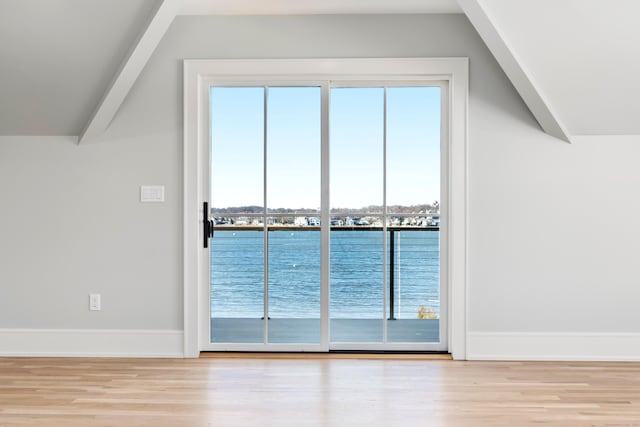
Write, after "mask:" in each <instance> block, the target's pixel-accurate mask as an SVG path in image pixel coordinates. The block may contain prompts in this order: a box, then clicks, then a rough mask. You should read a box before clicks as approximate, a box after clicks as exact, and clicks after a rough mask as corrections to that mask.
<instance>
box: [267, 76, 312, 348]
mask: <svg viewBox="0 0 640 427" xmlns="http://www.w3.org/2000/svg"><path fill="white" fill-rule="evenodd" d="M320 94H321V92H320V88H319V87H277V88H269V91H268V98H267V99H268V101H267V102H268V106H267V129H268V135H267V162H268V163H267V203H268V208H269V212H270V213H274V214H287V215H286V216H283V215H277V216H275V215H274V216H271V217H269V221H268V224H269V342H270V343H309V344H314V343H315V344H317V343H320V231H318V230H317V229H318V227H319V225H320V219H319V218H320V213H319V212H320V136H321V127H320V109H321V103H320Z"/></svg>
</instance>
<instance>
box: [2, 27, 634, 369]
mask: <svg viewBox="0 0 640 427" xmlns="http://www.w3.org/2000/svg"><path fill="white" fill-rule="evenodd" d="M393 56H397V57H422V56H425V57H429V56H468V57H469V58H470V73H471V89H470V90H471V92H470V123H469V126H470V127H469V130H470V157H469V185H470V200H469V203H470V247H469V301H468V307H469V314H470V316H469V338H470V341H469V355H470V357H474V358H487V357H493V358H549V357H552V358H593V359H597V358H609V359H613V358H626V359H630V358H634V357H635V358H638V357H640V339H639V337H640V310H637V309H635V302H636V301H638V300H639V298H640V286H639V285H640V283H639V282H640V280H638V277H639V275H638V273H637V267H636V262H635V260H634V256H635V254H636V253H638V246H639V245H640V244H639V243H638V238H637V237H638V235H639V234H640V221H636V220H635V213H636V212H637V211H638V208H639V207H640V202H639V201H638V199H637V198H636V197H635V193H636V191H635V190H636V188H638V184H639V183H640V182H639V181H640V172H638V170H637V167H636V166H635V159H637V158H639V157H640V144H639V143H640V141H634V140H633V139H632V138H629V139H612V138H605V137H603V138H600V139H598V138H594V139H578V140H577V141H576V144H574V145H569V144H566V143H563V142H560V141H558V140H555V139H553V138H551V137H549V136H547V135H545V134H544V133H542V131H540V130H539V128H538V126H537V124H536V123H535V121H534V120H533V118H532V117H531V115H530V114H529V112H528V110H527V109H526V107H525V106H524V104H523V103H522V102H521V100H520V99H519V98H518V96H517V94H516V92H515V91H514V89H513V88H512V87H511V85H510V83H509V81H508V80H507V79H506V77H505V76H504V74H503V73H502V71H501V70H500V68H499V67H498V65H497V64H496V62H495V61H494V59H493V58H492V57H491V55H490V53H489V52H488V51H487V49H486V47H485V46H484V44H483V43H482V41H481V40H480V39H479V38H478V36H477V34H476V33H475V31H474V30H473V28H472V27H471V26H470V24H469V23H468V21H467V20H466V18H464V17H463V16H461V15H437V16H419V15H413V16H409V15H406V16H403V15H394V16H313V17H294V16H288V17H181V18H178V19H177V20H176V21H175V22H174V24H173V25H172V27H171V28H170V29H169V32H168V34H167V35H166V36H165V38H164V39H163V41H162V42H161V44H160V46H159V47H158V50H157V51H156V53H155V54H154V55H153V57H152V58H151V60H150V62H149V64H148V66H147V67H146V69H145V70H144V72H143V73H142V75H141V77H140V79H139V80H138V82H137V83H136V85H135V86H134V88H133V90H132V92H131V94H130V96H129V97H128V98H127V100H126V101H125V103H124V105H123V107H122V108H121V110H120V112H119V113H118V115H117V116H116V118H115V120H114V122H113V124H112V125H111V127H110V129H109V131H108V132H107V134H106V135H105V137H104V140H102V141H99V142H96V143H92V144H88V145H82V146H79V147H78V146H75V145H73V144H72V143H71V142H69V141H67V140H65V139H46V138H34V139H27V140H22V139H18V138H10V137H9V138H3V139H1V140H0V194H1V195H2V202H1V203H2V205H1V206H2V207H1V209H0V212H1V215H2V221H0V238H1V243H0V260H1V262H2V268H0V328H5V329H4V332H5V335H6V334H8V333H10V332H15V330H16V328H18V329H21V328H35V329H47V328H55V329H84V328H89V329H100V330H104V329H116V330H119V331H122V330H142V331H146V332H148V331H160V332H162V331H166V332H167V338H166V339H167V340H174V339H175V338H176V337H177V336H178V335H177V333H178V332H177V331H179V330H180V329H182V297H181V290H182V283H181V268H182V262H181V252H182V251H181V239H182V235H181V220H182V218H181V209H182V207H181V200H182V192H181V188H182V178H181V176H182V154H181V153H182V136H181V135H182V72H181V69H182V62H181V61H182V59H186V58H189V59H194V58H286V57H393ZM141 184H163V185H166V187H167V202H166V203H164V204H162V205H146V204H140V203H139V202H138V191H139V185H141ZM92 215H93V217H92ZM36 220H39V221H42V226H41V227H39V228H34V227H33V222H34V221H36ZM89 292H100V293H102V295H103V306H104V309H103V311H101V312H97V313H96V312H89V311H88V310H87V306H88V301H87V295H88V293H89ZM2 331H3V330H1V329H0V353H1V352H4V353H10V352H13V353H16V352H18V353H19V352H20V349H21V348H22V347H20V340H19V339H14V340H13V341H11V345H10V348H7V345H6V344H5V345H4V346H3V344H1V343H2V342H3V340H2ZM5 342H7V341H6V340H5ZM123 342H124V341H123ZM558 342H560V343H558ZM125 344H126V343H125ZM125 344H123V349H122V350H121V352H123V353H124V352H127V351H129V352H131V353H135V352H136V351H139V348H138V347H135V348H134V347H131V348H129V347H126V345H125ZM176 345H177V346H178V347H179V340H174V341H172V344H171V346H169V345H167V346H165V347H162V345H161V344H159V347H158V350H157V351H156V353H158V354H160V353H163V352H164V354H170V353H172V352H173V353H175V352H179V351H181V348H174V347H175V346H176ZM172 346H173V347H172ZM125 347H126V348H125ZM45 350H46V349H45ZM90 350H91V348H87V349H86V351H87V352H89V351H90ZM33 351H34V350H33V349H29V352H33ZM43 351H44V350H43ZM51 351H53V350H51ZM58 351H59V352H63V353H64V352H65V349H62V348H61V349H58ZM82 351H83V350H82V348H80V349H78V350H77V351H76V350H74V352H75V353H82ZM66 352H67V353H72V352H71V351H69V350H66ZM96 352H97V353H100V351H96Z"/></svg>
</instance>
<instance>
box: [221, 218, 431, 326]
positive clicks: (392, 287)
mask: <svg viewBox="0 0 640 427" xmlns="http://www.w3.org/2000/svg"><path fill="white" fill-rule="evenodd" d="M243 216H244V215H243ZM264 230H265V226H264V224H259V225H258V224H254V225H235V224H234V225H231V224H218V225H216V226H215V231H216V232H224V231H231V232H243V231H253V232H263V231H264ZM266 230H267V232H278V231H291V232H310V231H316V232H318V231H320V230H321V227H320V226H309V225H307V226H299V225H282V224H277V225H268V226H267V227H266ZM439 230H440V227H439V226H387V227H382V226H372V225H368V226H367V225H360V226H356V225H348V226H347V225H342V226H331V227H330V231H331V232H336V233H339V232H343V231H355V232H367V231H369V232H371V231H378V232H381V231H386V232H388V240H387V245H388V250H387V254H388V255H387V256H388V259H387V262H388V272H387V277H388V298H387V300H388V311H387V314H388V319H389V320H396V314H397V313H396V302H397V301H398V302H399V300H397V298H396V297H397V295H396V291H397V289H396V284H397V282H398V281H399V278H398V277H397V275H396V273H398V276H399V273H400V269H399V268H400V264H399V262H398V255H399V253H401V252H400V250H399V247H398V245H399V240H400V239H399V237H400V234H399V233H401V232H429V231H430V232H438V231H439ZM215 238H216V236H215V234H214V241H215ZM212 256H214V255H213V254H212ZM263 267H264V266H263ZM438 308H439V307H438Z"/></svg>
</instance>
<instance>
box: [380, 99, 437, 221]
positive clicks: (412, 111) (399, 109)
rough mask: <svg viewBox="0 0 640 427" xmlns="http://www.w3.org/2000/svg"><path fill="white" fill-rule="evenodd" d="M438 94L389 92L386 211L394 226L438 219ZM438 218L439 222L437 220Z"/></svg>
mask: <svg viewBox="0 0 640 427" xmlns="http://www.w3.org/2000/svg"><path fill="white" fill-rule="evenodd" d="M439 200H440V88H439V87H402V88H388V89H387V205H388V212H389V213H390V214H397V215H393V216H392V218H391V223H392V225H410V226H416V225H417V226H420V225H423V226H425V225H427V222H429V221H432V220H433V219H434V218H435V217H436V215H432V214H433V213H439ZM437 217H438V218H439V216H437Z"/></svg>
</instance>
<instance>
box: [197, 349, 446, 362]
mask: <svg viewBox="0 0 640 427" xmlns="http://www.w3.org/2000/svg"><path fill="white" fill-rule="evenodd" d="M200 358H202V359H373V360H377V359H383V360H384V359H386V360H453V358H452V357H451V354H449V353H442V352H416V351H404V352H401V351H345V350H333V351H329V352H328V353H325V352H323V353H315V352H296V353H291V352H287V353H285V352H237V351H202V352H200Z"/></svg>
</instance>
